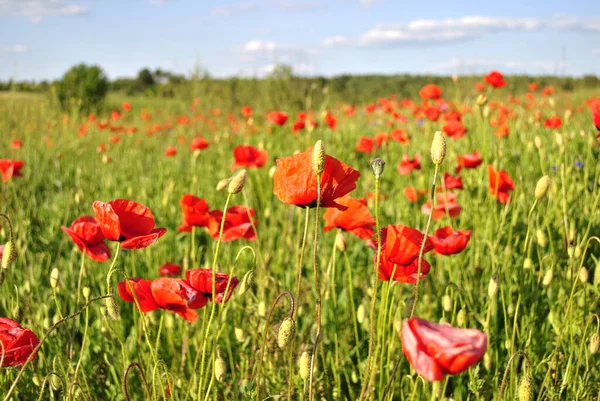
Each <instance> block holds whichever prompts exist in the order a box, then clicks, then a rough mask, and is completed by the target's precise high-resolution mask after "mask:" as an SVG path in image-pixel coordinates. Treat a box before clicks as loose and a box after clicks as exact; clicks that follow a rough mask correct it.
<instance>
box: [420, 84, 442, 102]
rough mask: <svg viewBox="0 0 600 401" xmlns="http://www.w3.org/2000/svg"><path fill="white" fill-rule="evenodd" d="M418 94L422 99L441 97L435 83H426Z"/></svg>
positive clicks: (440, 92)
mask: <svg viewBox="0 0 600 401" xmlns="http://www.w3.org/2000/svg"><path fill="white" fill-rule="evenodd" d="M419 96H421V99H423V100H430V99H439V98H440V97H442V90H441V89H440V87H439V86H437V85H434V84H428V85H425V86H424V87H422V88H421V90H420V91H419Z"/></svg>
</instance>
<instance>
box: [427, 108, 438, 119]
mask: <svg viewBox="0 0 600 401" xmlns="http://www.w3.org/2000/svg"><path fill="white" fill-rule="evenodd" d="M424 113H425V115H426V116H427V118H428V119H429V120H430V121H437V120H438V118H440V110H439V109H438V108H437V107H434V106H428V107H426V108H425V110H424Z"/></svg>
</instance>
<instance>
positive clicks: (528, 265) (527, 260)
mask: <svg viewBox="0 0 600 401" xmlns="http://www.w3.org/2000/svg"><path fill="white" fill-rule="evenodd" d="M532 267H533V261H532V260H531V258H525V260H524V261H523V269H531V268H532Z"/></svg>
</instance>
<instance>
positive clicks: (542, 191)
mask: <svg viewBox="0 0 600 401" xmlns="http://www.w3.org/2000/svg"><path fill="white" fill-rule="evenodd" d="M548 187H550V177H548V176H547V175H545V176H543V177H542V178H540V179H539V180H538V182H537V184H536V185H535V199H537V200H540V199H544V197H545V196H546V194H547V193H548Z"/></svg>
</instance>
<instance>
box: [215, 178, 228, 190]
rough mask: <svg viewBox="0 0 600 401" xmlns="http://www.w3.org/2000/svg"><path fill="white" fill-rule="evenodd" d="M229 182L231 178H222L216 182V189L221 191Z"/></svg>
mask: <svg viewBox="0 0 600 401" xmlns="http://www.w3.org/2000/svg"><path fill="white" fill-rule="evenodd" d="M230 182H231V178H223V179H222V180H221V181H219V182H217V191H222V190H224V189H225V188H227V187H228V186H229V183H230Z"/></svg>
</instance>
